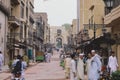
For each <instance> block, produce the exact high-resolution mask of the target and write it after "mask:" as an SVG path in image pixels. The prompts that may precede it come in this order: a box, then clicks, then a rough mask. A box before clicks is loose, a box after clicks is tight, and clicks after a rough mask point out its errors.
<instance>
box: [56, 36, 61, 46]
mask: <svg viewBox="0 0 120 80" xmlns="http://www.w3.org/2000/svg"><path fill="white" fill-rule="evenodd" d="M56 47H57V48H62V39H61V38H57V39H56Z"/></svg>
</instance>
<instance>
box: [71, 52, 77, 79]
mask: <svg viewBox="0 0 120 80" xmlns="http://www.w3.org/2000/svg"><path fill="white" fill-rule="evenodd" d="M71 58H72V60H71V62H70V80H77V79H76V62H75V54H71Z"/></svg>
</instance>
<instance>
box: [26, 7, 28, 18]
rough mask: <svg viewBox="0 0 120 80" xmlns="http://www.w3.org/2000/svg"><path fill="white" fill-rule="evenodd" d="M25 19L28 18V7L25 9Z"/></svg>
mask: <svg viewBox="0 0 120 80" xmlns="http://www.w3.org/2000/svg"><path fill="white" fill-rule="evenodd" d="M26 18H28V7H26Z"/></svg>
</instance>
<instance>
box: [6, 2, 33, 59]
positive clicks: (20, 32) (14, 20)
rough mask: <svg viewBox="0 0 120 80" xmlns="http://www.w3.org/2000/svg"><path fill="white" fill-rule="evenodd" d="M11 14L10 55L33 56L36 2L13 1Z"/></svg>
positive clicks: (9, 19)
mask: <svg viewBox="0 0 120 80" xmlns="http://www.w3.org/2000/svg"><path fill="white" fill-rule="evenodd" d="M10 3H11V13H10V16H9V18H8V23H9V26H8V36H7V38H8V41H7V42H8V43H7V48H8V54H9V58H10V59H13V57H14V56H15V55H18V54H20V55H24V54H26V55H27V54H28V55H29V56H30V55H32V49H33V43H32V40H33V23H34V19H33V14H34V11H33V9H34V5H33V4H34V0H11V2H10Z"/></svg>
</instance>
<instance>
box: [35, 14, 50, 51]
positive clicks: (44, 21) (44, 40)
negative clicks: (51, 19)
mask: <svg viewBox="0 0 120 80" xmlns="http://www.w3.org/2000/svg"><path fill="white" fill-rule="evenodd" d="M35 16H36V18H35V19H37V20H36V21H37V22H38V21H39V22H40V23H41V29H40V30H39V32H40V35H41V44H40V46H41V51H46V48H45V47H46V46H47V44H48V43H49V42H50V28H49V25H48V16H47V13H43V12H42V13H38V12H36V13H35ZM40 20H41V21H40Z"/></svg>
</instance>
